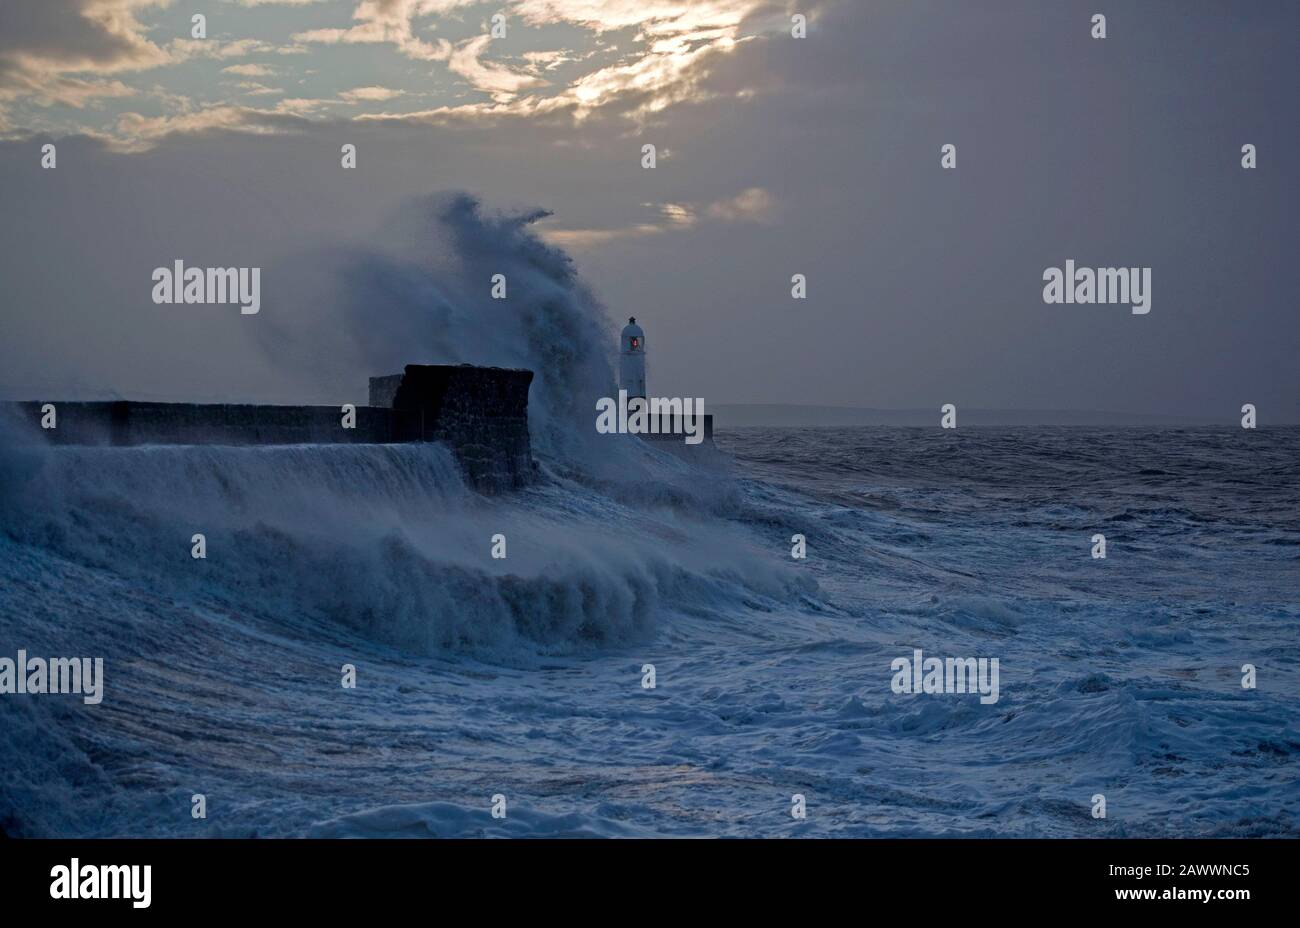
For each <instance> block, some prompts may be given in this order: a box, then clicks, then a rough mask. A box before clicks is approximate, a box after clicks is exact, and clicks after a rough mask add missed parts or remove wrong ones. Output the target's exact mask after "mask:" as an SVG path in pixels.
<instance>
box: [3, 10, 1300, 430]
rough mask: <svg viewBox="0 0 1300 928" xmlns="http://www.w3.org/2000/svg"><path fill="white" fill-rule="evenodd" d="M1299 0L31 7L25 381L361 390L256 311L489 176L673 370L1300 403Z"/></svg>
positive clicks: (1189, 400)
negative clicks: (1143, 283) (1073, 289)
mask: <svg viewBox="0 0 1300 928" xmlns="http://www.w3.org/2000/svg"><path fill="white" fill-rule="evenodd" d="M1298 11H1300V5H1297V4H1295V3H1293V2H1283V0H1277V2H1273V0H1258V2H1251V3H1231V2H1226V0H1225V2H1216V0H1147V2H1142V3H1134V2H1123V3H1112V2H1098V0H1090V2H1073V0H1056V2H1052V0H996V2H994V0H988V2H976V0H943V2H941V0H909V2H892V0H889V2H886V0H881V2H874V0H843V2H835V0H815V2H813V0H810V2H798V0H796V2H793V3H785V2H782V3H768V2H764V0H680V2H676V0H604V2H601V0H499V2H491V3H479V2H472V0H225V2H222V0H196V2H168V0H156V2H155V0H3V2H0V204H2V205H3V213H2V214H0V281H3V285H4V291H3V293H4V296H3V297H2V298H0V299H3V304H0V392H3V393H4V394H5V395H8V396H22V397H29V396H32V395H33V392H34V391H43V392H51V391H54V392H58V393H59V395H64V396H66V395H69V394H72V393H77V394H79V395H97V396H98V395H127V396H131V395H141V396H144V395H148V396H157V397H166V398H174V399H184V398H188V397H202V398H230V399H289V398H301V399H313V398H314V399H317V400H319V401H322V402H332V401H334V400H335V399H337V395H336V393H337V390H345V391H346V390H347V389H351V386H350V385H339V384H336V383H335V381H334V380H330V379H328V378H327V379H325V380H324V381H322V380H319V379H318V380H316V381H312V380H311V378H307V379H303V378H302V377H300V376H293V377H291V376H288V375H287V374H286V372H285V371H284V370H283V369H282V367H281V365H280V364H279V363H278V360H277V357H276V355H275V353H274V352H273V351H272V352H268V350H267V344H268V342H267V340H266V339H265V338H263V337H260V336H259V335H257V334H256V331H257V327H258V326H263V327H274V326H276V325H277V319H276V313H277V306H278V305H287V302H288V298H287V297H284V294H285V293H286V290H285V287H286V286H287V284H286V283H285V282H286V281H289V280H293V281H294V282H295V283H294V286H295V287H296V288H297V290H298V291H302V290H303V286H302V275H303V273H304V272H303V270H302V268H303V264H304V262H307V263H308V265H309V266H310V267H312V268H313V270H312V271H311V273H312V274H313V275H318V276H319V277H320V278H321V279H322V280H327V279H328V275H329V273H330V270H331V268H330V266H329V261H328V260H327V259H326V258H324V257H322V256H328V255H339V254H350V253H354V250H355V249H356V248H358V247H362V246H365V247H379V244H378V243H381V242H382V241H384V240H385V238H386V237H388V236H390V235H391V234H392V229H393V226H392V221H391V217H392V216H393V215H394V214H395V212H398V211H400V210H401V208H402V205H403V204H404V203H409V202H410V201H411V199H412V198H414V197H419V196H424V195H427V194H431V193H437V192H442V191H468V192H470V193H472V194H474V195H475V196H477V197H478V198H479V199H480V200H481V201H482V203H483V204H484V207H485V209H493V210H505V211H519V210H522V211H531V210H535V209H543V210H547V211H549V212H550V214H551V215H550V216H549V217H548V218H546V219H544V220H543V221H541V222H540V223H538V225H537V227H536V228H537V229H538V231H539V233H540V234H541V235H542V236H543V237H544V238H545V240H546V241H548V242H550V243H551V244H553V245H555V246H557V247H561V248H563V249H564V250H565V251H567V252H568V253H569V254H570V255H571V256H572V257H573V260H574V263H575V267H576V270H577V272H578V273H579V274H581V275H582V277H583V279H584V280H585V281H586V282H587V284H588V285H589V287H590V289H591V291H592V292H593V293H594V294H595V295H596V297H598V299H599V300H600V301H601V302H602V303H603V304H604V305H605V306H606V307H607V309H608V314H609V317H610V320H611V322H610V332H611V339H612V334H613V333H614V332H615V331H616V330H617V323H619V322H621V321H622V320H623V319H624V318H625V317H626V316H628V315H636V316H637V317H638V318H639V320H640V321H641V322H642V323H643V324H644V326H645V328H646V330H647V333H648V338H649V345H650V346H651V351H652V355H651V389H652V392H655V393H663V394H673V395H680V394H684V393H689V394H693V395H699V396H703V397H705V398H706V399H707V400H709V401H710V402H713V403H715V404H716V403H736V402H762V403H811V404H831V405H850V406H871V407H886V408H889V407H892V408H925V407H934V408H935V409H937V408H938V406H939V405H940V404H942V403H946V402H954V403H957V404H958V405H959V406H961V405H966V406H969V407H993V408H1020V409H1043V408H1063V409H1109V410H1119V411H1134V412H1148V413H1164V414H1174V415H1190V416H1200V417H1210V418H1216V419H1223V420H1224V421H1228V422H1232V421H1235V416H1237V415H1238V414H1237V412H1236V411H1237V410H1238V409H1239V408H1240V406H1241V404H1242V403H1244V402H1253V403H1255V404H1256V405H1257V406H1258V407H1259V409H1260V419H1261V422H1281V421H1290V422H1295V421H1300V364H1297V363H1296V359H1297V350H1298V349H1300V321H1298V318H1300V317H1298V315H1297V303H1296V296H1295V295H1296V293H1297V284H1300V271H1298V270H1297V263H1296V261H1295V252H1296V248H1295V244H1296V219H1295V217H1296V210H1297V206H1298V205H1300V204H1298V203H1297V193H1296V191H1297V189H1300V188H1298V187H1297V185H1296V183H1295V170H1294V165H1293V158H1294V155H1295V152H1296V151H1297V150H1300V137H1298V136H1300V133H1298V132H1297V120H1296V118H1295V92H1296V87H1297V77H1298V76H1300V75H1298V74H1297V65H1296V56H1295V48H1294V43H1295V36H1296V35H1297V34H1298V32H1300V30H1298V29H1297V27H1298V26H1300V12H1298ZM1095 12H1104V13H1106V14H1107V16H1108V22H1107V32H1108V35H1107V37H1106V38H1105V39H1102V40H1097V39H1093V38H1092V37H1091V36H1090V31H1091V24H1090V19H1091V16H1092V14H1093V13H1095ZM195 13H202V14H203V15H204V16H206V37H205V38H194V37H193V35H192V29H193V24H192V17H193V16H194V14H195ZM794 13H802V14H804V15H805V16H806V17H807V19H808V34H807V37H806V38H801V39H796V38H794V37H792V36H791V34H790V26H791V16H792V14H794ZM494 14H502V15H503V16H504V23H505V35H504V36H503V37H493V36H492V35H491V30H492V18H493V16H494ZM46 143H54V144H55V145H56V146H57V157H58V161H57V168H56V169H54V170H43V169H42V168H41V166H40V159H41V146H42V145H43V144H46ZM345 143H348V144H355V145H356V146H357V149H358V167H357V170H355V171H344V170H342V168H341V167H340V164H339V157H340V155H339V151H340V146H341V145H342V144H345ZM647 143H652V144H654V145H656V147H657V151H658V156H659V160H658V166H657V167H656V168H655V169H654V170H652V171H650V170H644V169H642V167H641V146H642V145H643V144H647ZM946 143H951V144H954V145H956V147H957V168H956V170H952V171H945V170H942V169H941V167H940V164H939V158H940V147H941V146H942V145H944V144H946ZM1246 143H1250V144H1253V145H1255V146H1256V149H1257V151H1258V167H1257V168H1256V169H1255V170H1243V169H1242V167H1241V164H1240V159H1241V146H1242V145H1243V144H1246ZM313 256H314V257H313ZM175 258H183V259H184V260H186V261H187V262H189V263H192V264H199V265H212V266H226V265H232V264H243V265H249V266H260V267H263V268H264V274H265V275H266V278H265V284H264V287H265V288H266V291H267V294H269V297H268V295H264V297H263V304H264V309H263V312H262V313H261V314H259V315H258V316H256V317H241V316H240V315H239V314H238V313H237V312H235V313H233V314H232V313H229V312H227V311H224V310H221V309H217V308H213V307H158V306H155V305H153V304H152V303H151V302H150V301H149V292H150V287H151V282H150V279H149V274H150V271H151V269H152V268H153V267H156V266H159V265H164V264H169V263H170V262H171V261H172V260H173V259H175ZM1067 259H1074V260H1075V261H1076V262H1077V263H1078V264H1080V265H1087V266H1094V267H1095V266H1112V265H1122V266H1141V267H1150V268H1152V290H1153V293H1152V302H1151V312H1150V313H1149V314H1148V315H1145V316H1136V315H1132V314H1131V313H1130V312H1129V311H1128V309H1127V307H1124V306H1080V305H1071V306H1052V305H1045V304H1044V303H1043V300H1042V295H1041V294H1042V286H1043V284H1042V273H1043V270H1044V269H1045V268H1047V267H1050V266H1060V265H1063V264H1064V262H1065V261H1066V260H1067ZM312 262H315V263H312ZM278 268H292V269H293V270H292V271H288V270H286V271H285V272H284V273H283V274H282V275H280V277H279V278H278V279H279V280H280V282H281V283H280V285H279V286H280V290H279V291H277V289H276V287H277V284H276V280H277V278H276V269H278ZM795 273H802V274H805V275H806V276H807V280H808V299H807V300H803V301H796V300H792V299H791V298H790V277H791V275H792V274H795ZM322 286H325V285H324V284H323V285H322ZM277 292H278V294H279V296H280V297H282V298H283V299H281V300H280V301H279V302H277V299H276V295H277ZM366 311H367V313H369V314H370V318H371V319H372V324H373V327H374V329H375V331H376V332H380V333H382V332H383V331H384V329H385V325H386V318H385V311H384V305H383V301H382V300H376V301H375V305H373V306H368V307H366ZM287 318H289V314H288V313H287V312H286V313H285V314H284V315H283V316H281V317H280V319H279V320H278V323H279V324H281V325H283V323H284V321H285V320H286V319H287ZM292 318H293V320H294V321H293V325H295V326H299V327H301V330H302V332H303V339H304V340H305V339H307V337H308V336H307V332H308V330H310V329H311V327H312V326H313V320H312V318H311V317H310V312H309V311H306V310H304V309H303V308H302V307H301V306H299V307H297V308H296V309H295V311H294V315H293V316H292ZM324 324H325V323H324V322H323V321H320V320H318V327H320V326H323V325H324ZM322 350H326V349H322ZM411 360H425V359H424V358H412V359H411ZM463 360H470V361H474V360H482V361H484V362H488V363H490V362H492V361H494V360H495V359H494V358H490V357H484V358H481V359H480V358H472V357H467V358H463ZM369 373H380V372H379V371H356V372H354V373H353V374H340V373H331V375H330V377H333V378H340V377H348V376H354V377H355V378H358V379H359V380H360V382H363V381H364V377H365V376H366V375H367V374H369ZM336 388H337V389H336Z"/></svg>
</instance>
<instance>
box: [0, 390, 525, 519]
mask: <svg viewBox="0 0 1300 928" xmlns="http://www.w3.org/2000/svg"><path fill="white" fill-rule="evenodd" d="M532 380H533V372H532V371H526V370H511V369H506V368H500V367H474V366H471V365H468V364H461V365H421V364H409V365H407V366H406V369H405V371H404V372H403V373H401V374H393V375H390V376H386V377H373V378H371V380H370V405H368V406H357V407H356V427H355V428H344V427H343V411H342V408H341V406H261V405H247V404H224V403H220V404H197V403H147V402H135V401H131V400H115V401H109V402H58V401H54V400H35V401H29V402H11V403H3V404H0V407H3V408H4V411H5V412H7V413H8V414H9V417H11V418H13V419H15V420H17V422H18V423H19V425H20V427H21V428H22V429H23V430H24V431H32V432H34V433H35V435H36V436H39V437H42V438H44V439H45V440H46V441H48V442H50V443H51V444H59V445H195V444H209V445H289V444H338V443H350V444H351V443H356V444H384V443H390V442H411V441H437V442H443V443H444V444H446V445H447V446H448V447H449V448H450V449H451V451H452V453H453V454H454V455H455V456H456V459H457V460H458V461H459V462H460V464H461V467H462V469H463V470H464V472H465V475H466V478H467V479H468V481H469V483H470V484H471V485H472V486H474V487H475V489H478V490H479V491H481V492H487V493H494V492H501V491H503V490H509V489H515V488H518V487H522V486H525V485H527V484H528V483H530V482H531V481H532V480H533V478H534V477H535V475H536V470H537V465H536V463H535V462H534V461H533V458H532V448H531V444H530V442H529V437H528V390H529V386H530V385H531V384H532ZM47 403H48V404H51V405H53V406H54V408H55V415H56V423H57V426H56V427H55V428H52V429H43V428H41V420H42V418H43V412H42V408H43V407H44V406H45V405H46V404H47Z"/></svg>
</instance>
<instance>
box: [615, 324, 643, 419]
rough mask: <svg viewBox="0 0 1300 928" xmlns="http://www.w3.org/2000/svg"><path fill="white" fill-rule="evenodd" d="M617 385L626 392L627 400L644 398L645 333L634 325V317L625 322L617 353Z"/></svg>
mask: <svg viewBox="0 0 1300 928" xmlns="http://www.w3.org/2000/svg"><path fill="white" fill-rule="evenodd" d="M618 385H619V388H620V389H622V390H626V391H627V398H628V399H629V400H630V399H632V398H633V397H637V396H639V397H641V398H642V399H645V398H646V392H645V332H643V331H641V326H639V325H637V324H636V316H631V317H630V318H629V319H628V320H627V325H625V326H624V327H623V338H622V341H621V344H620V347H619V352H618Z"/></svg>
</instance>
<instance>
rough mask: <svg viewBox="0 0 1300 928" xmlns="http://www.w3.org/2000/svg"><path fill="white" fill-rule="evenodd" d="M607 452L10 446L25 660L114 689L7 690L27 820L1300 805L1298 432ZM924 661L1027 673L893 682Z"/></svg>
mask: <svg viewBox="0 0 1300 928" xmlns="http://www.w3.org/2000/svg"><path fill="white" fill-rule="evenodd" d="M610 438H611V440H612V442H611V444H610V445H609V446H608V449H609V455H610V461H616V462H617V463H618V467H617V468H606V467H603V466H601V462H599V461H596V462H590V461H588V462H585V463H584V464H583V465H582V466H580V467H576V466H574V462H572V461H565V460H559V459H551V460H547V461H545V462H544V471H545V474H546V479H545V480H544V481H543V482H542V483H541V484H540V485H539V486H537V487H535V488H533V489H530V490H528V491H526V492H523V493H520V494H517V495H513V496H507V497H500V498H495V499H487V498H483V497H480V496H477V495H476V494H473V493H471V492H470V491H468V490H467V489H466V488H465V487H464V484H463V482H462V481H461V480H460V478H459V475H458V474H457V472H456V469H455V466H454V464H453V462H452V461H451V459H450V457H449V456H448V455H447V454H446V452H445V451H444V450H443V449H441V448H439V447H437V446H414V445H410V446H371V447H360V446H328V447H284V448H244V449H236V448H210V447H206V448H181V447H177V448H123V449H113V448H82V449H77V448H58V449H46V450H32V449H27V450H19V449H13V448H10V449H8V450H7V451H6V452H5V454H4V456H3V458H0V466H2V467H3V471H4V475H5V479H4V481H3V487H4V488H3V491H0V654H5V655H10V656H12V655H13V654H14V653H15V652H16V651H17V649H18V648H25V649H26V650H27V651H28V652H29V653H32V654H42V655H47V656H54V655H68V656H72V655H83V656H100V657H103V658H104V659H105V696H104V700H103V703H102V704H100V705H98V706H86V705H84V704H83V703H82V702H81V701H80V700H79V699H76V698H74V697H71V696H68V697H62V696H22V697H19V696H5V697H0V751H3V756H4V757H5V758H6V764H5V771H4V773H3V776H2V777H0V826H2V827H3V828H4V829H5V830H6V831H8V832H10V833H15V834H26V835H181V836H184V835H193V836H216V835H221V836H238V835H329V836H344V835H411V836H429V835H437V836H452V835H570V834H574V835H578V834H582V835H698V836H710V835H741V836H745V835H765V836H767V835H771V836H775V835H854V836H868V835H915V834H925V835H948V834H999V835H1073V836H1086V835H1096V834H1125V835H1131V836H1141V835H1155V834H1160V835H1163V834H1211V835H1259V834H1278V833H1293V832H1294V831H1295V830H1296V815H1297V811H1298V810H1300V786H1298V785H1297V766H1296V757H1297V752H1298V751H1300V732H1297V728H1296V722H1295V717H1296V714H1295V711H1294V706H1295V705H1296V697H1297V696H1300V676H1298V675H1297V652H1298V650H1300V647H1298V646H1297V643H1296V629H1297V627H1298V626H1297V619H1300V607H1298V606H1297V602H1300V597H1298V596H1297V593H1298V592H1300V529H1298V526H1300V519H1298V518H1297V516H1298V515H1300V480H1298V479H1297V478H1298V477H1300V465H1298V463H1297V462H1298V461H1300V455H1297V452H1298V451H1300V430H1295V429H1271V430H1259V431H1257V432H1253V433H1246V432H1243V431H1242V430H1235V429H1224V430H1200V431H1158V432H1148V431H1143V430H1136V429H1121V430H1110V431H1107V430H1094V429H1065V430H1032V429H1008V430H996V429H970V430H959V432H958V433H948V432H942V431H941V430H939V429H937V428H936V429H934V430H917V429H861V430H847V431H839V432H836V431H829V430H741V431H736V432H731V433H721V434H720V435H719V445H720V447H721V448H722V449H723V450H724V451H726V452H728V453H729V454H730V455H731V456H732V458H733V460H732V461H731V462H728V461H726V460H712V461H710V462H709V463H708V464H707V466H696V465H692V464H689V463H685V462H683V461H682V460H680V459H678V458H676V457H674V456H672V455H667V454H664V453H662V451H660V450H658V449H654V448H651V447H648V446H646V445H644V444H642V443H640V442H637V441H635V440H634V439H626V438H617V437H614V436H610ZM617 473H625V474H629V475H630V478H629V479H617V478H616V477H615V476H611V474H617ZM198 531H202V532H205V533H206V534H207V536H208V558H207V559H206V560H203V561H196V560H194V559H193V558H191V557H190V538H191V535H192V534H193V533H194V532H198ZM796 532H797V533H802V534H805V535H806V536H807V539H808V557H807V559H806V560H803V561H794V560H792V559H791V558H790V556H789V553H790V541H789V540H790V536H791V535H792V534H794V533H796ZM1096 532H1102V533H1104V534H1106V536H1107V539H1108V548H1109V550H1108V557H1107V559H1106V560H1104V561H1098V560H1094V559H1093V558H1092V557H1091V556H1090V553H1089V552H1090V548H1091V542H1090V537H1091V536H1092V535H1093V534H1094V533H1096ZM496 533H502V534H505V535H506V537H507V540H508V557H507V558H506V559H505V560H494V559H492V558H491V557H490V549H491V541H490V539H491V536H492V535H493V534H496ZM913 648H923V649H924V650H925V652H926V653H927V654H933V655H936V656H989V657H997V658H999V660H1000V664H1001V693H1000V698H999V699H998V701H997V702H996V703H995V704H992V705H982V704H981V703H980V702H979V698H978V696H976V695H922V696H916V697H911V696H902V695H897V694H895V693H893V692H892V691H891V688H890V680H891V677H892V674H891V671H890V662H891V661H892V660H893V659H894V658H896V657H900V656H910V655H911V652H912V649H913ZM345 663H350V664H353V665H355V667H356V668H357V678H358V686H357V688H356V689H355V690H345V689H343V688H342V687H341V686H340V668H341V666H342V665H343V664H345ZM646 663H652V664H654V665H655V669H656V676H657V686H656V688H655V689H653V690H647V689H643V688H642V686H641V680H642V672H641V668H642V666H643V665H644V664H646ZM1244 663H1252V664H1255V665H1256V666H1257V668H1258V681H1259V682H1258V688H1257V689H1255V690H1243V689H1242V687H1241V684H1240V681H1241V673H1240V667H1241V666H1242V664H1244ZM195 793H202V794H204V795H205V796H206V797H207V803H208V818H207V819H206V820H204V821H196V820H194V819H192V818H191V816H190V808H191V796H192V795H193V794H195ZM795 793H801V794H803V795H805V796H806V797H807V805H808V817H807V819H806V820H804V821H797V820H795V819H793V818H792V817H791V815H790V807H791V796H792V795H793V794H795ZM1096 793H1103V794H1105V795H1106V797H1107V806H1108V814H1107V818H1106V819H1105V820H1097V819H1094V818H1093V817H1092V816H1091V814H1090V813H1091V803H1090V799H1091V797H1092V796H1093V795H1094V794H1096ZM496 794H502V795H504V796H505V797H506V799H507V816H506V818H504V819H494V818H492V816H491V814H490V807H491V797H492V796H494V795H496Z"/></svg>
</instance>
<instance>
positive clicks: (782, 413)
mask: <svg viewBox="0 0 1300 928" xmlns="http://www.w3.org/2000/svg"><path fill="white" fill-rule="evenodd" d="M959 410H960V411H959V420H958V422H959V425H960V427H963V428H965V427H968V426H972V427H981V426H984V427H997V426H1052V425H1067V426H1068V425H1079V426H1146V427H1153V426H1161V427H1172V428H1180V427H1181V428H1194V427H1198V426H1216V425H1221V426H1224V427H1233V428H1239V427H1240V425H1239V420H1240V414H1239V413H1235V410H1234V409H1233V408H1232V407H1231V406H1228V407H1227V408H1225V409H1224V413H1223V416H1222V417H1221V418H1216V419H1211V418H1205V417H1196V416H1166V415H1158V414H1145V413H1125V412H1113V411H1105V410H1078V409H977V408H974V407H970V408H967V407H960V406H959ZM712 411H713V414H714V417H715V418H714V422H715V423H716V426H717V428H719V429H730V428H750V427H768V428H800V427H803V428H815V427H822V426H825V427H838V428H845V427H852V426H872V425H881V426H889V425H892V426H902V427H909V426H917V427H924V426H935V427H936V428H937V427H938V425H939V416H940V413H939V407H938V406H937V405H936V406H935V408H934V409H868V408H864V407H856V406H800V405H795V404H783V403H720V404H715V405H714V406H713V407H712ZM1295 424H1296V420H1295V413H1294V412H1291V413H1290V414H1289V415H1283V416H1276V417H1269V419H1268V420H1267V421H1265V420H1264V419H1263V418H1261V422H1260V427H1261V428H1265V427H1267V426H1269V425H1295Z"/></svg>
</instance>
